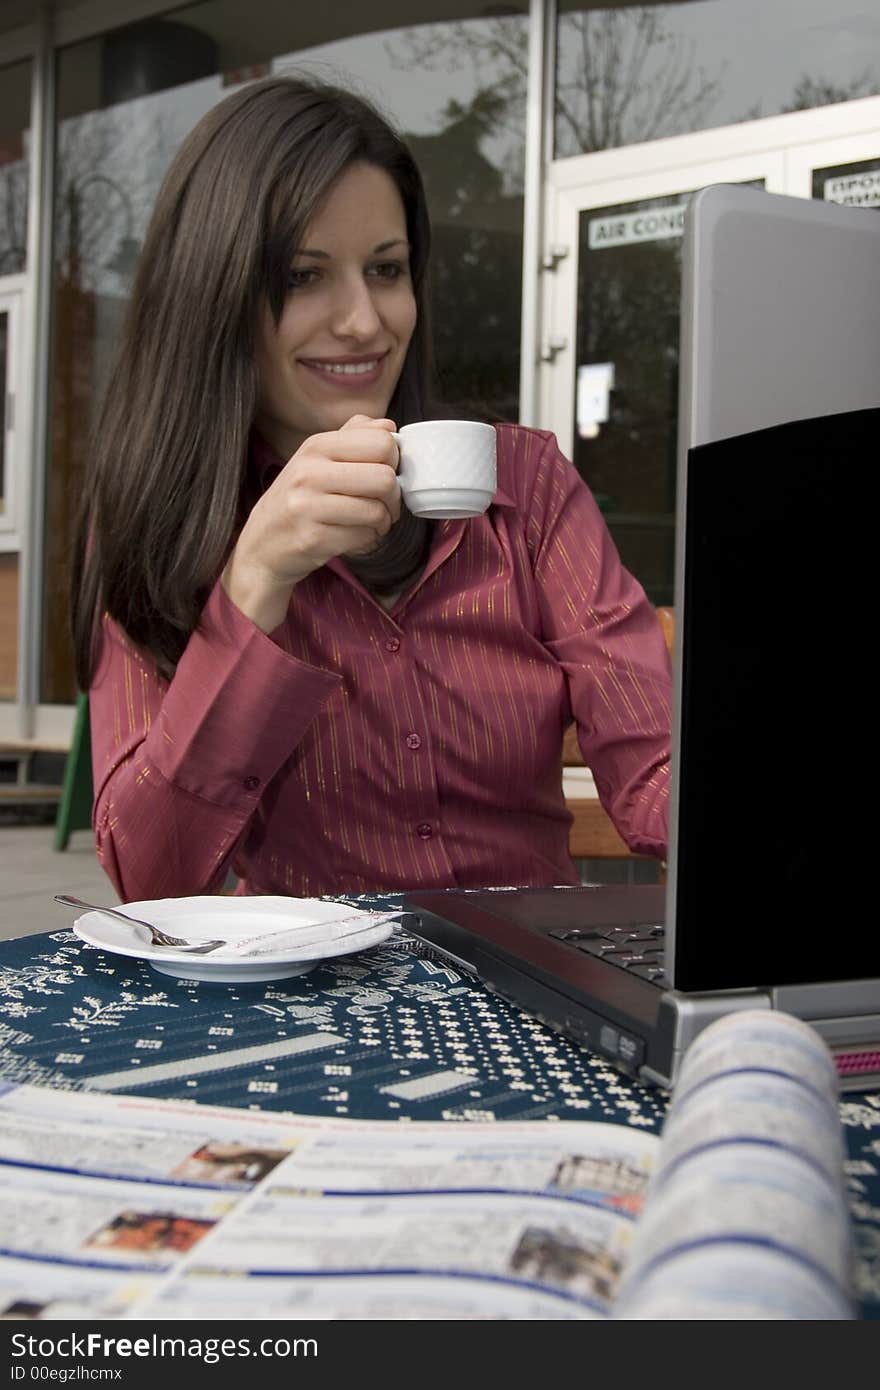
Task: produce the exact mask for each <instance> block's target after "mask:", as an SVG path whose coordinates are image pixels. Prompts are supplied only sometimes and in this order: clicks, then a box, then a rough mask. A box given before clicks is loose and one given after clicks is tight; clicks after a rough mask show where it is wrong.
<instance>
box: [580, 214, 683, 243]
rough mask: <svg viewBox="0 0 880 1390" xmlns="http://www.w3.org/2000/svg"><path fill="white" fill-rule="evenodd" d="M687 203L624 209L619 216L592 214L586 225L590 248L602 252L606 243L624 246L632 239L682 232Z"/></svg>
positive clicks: (678, 234)
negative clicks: (587, 226)
mask: <svg viewBox="0 0 880 1390" xmlns="http://www.w3.org/2000/svg"><path fill="white" fill-rule="evenodd" d="M686 207H687V203H677V204H676V205H675V207H671V208H653V209H652V210H651V211H649V212H625V213H622V214H621V215H620V216H618V217H594V218H593V219H592V221H591V222H590V224H589V228H588V236H589V241H588V246H589V248H590V250H591V251H603V250H605V249H606V248H607V247H609V246H627V245H629V244H631V243H632V242H634V241H662V240H663V239H664V238H665V237H671V236H683V235H684V214H685V208H686Z"/></svg>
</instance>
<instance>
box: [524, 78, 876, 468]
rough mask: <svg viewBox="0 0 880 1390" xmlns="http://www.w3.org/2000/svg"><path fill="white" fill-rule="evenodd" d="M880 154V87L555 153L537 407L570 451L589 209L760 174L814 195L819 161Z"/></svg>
mask: <svg viewBox="0 0 880 1390" xmlns="http://www.w3.org/2000/svg"><path fill="white" fill-rule="evenodd" d="M877 154H880V96H878V97H865V98H861V99H859V100H857V101H848V102H842V103H840V104H838V105H835V106H827V107H819V108H815V109H812V110H809V111H794V112H788V113H786V114H785V115H782V116H769V117H764V118H762V119H760V120H756V121H747V122H742V123H738V124H736V125H730V126H720V127H717V128H715V129H714V130H703V131H699V132H697V133H696V134H693V135H676V136H672V137H670V138H669V139H666V140H652V141H649V142H646V143H644V144H640V145H629V146H626V147H624V148H622V149H611V150H600V151H598V152H597V153H595V154H587V155H577V156H575V157H574V158H571V159H564V160H557V161H555V162H554V163H553V164H552V165H551V166H550V168H549V171H548V177H547V182H546V197H545V206H544V247H545V251H546V254H545V256H544V261H543V266H544V269H543V273H542V285H541V323H542V328H543V332H542V337H541V342H540V344H539V345H538V357H539V363H538V383H537V394H538V411H537V417H538V419H539V421H540V423H541V425H542V426H543V427H544V428H545V429H552V430H553V431H554V432H555V434H556V436H557V438H558V440H559V443H560V446H561V448H562V451H563V453H566V454H567V455H568V456H569V457H570V456H571V453H572V450H573V446H574V414H575V390H576V366H577V364H576V362H575V359H574V353H575V347H576V343H577V282H578V245H579V221H580V215H581V213H582V212H586V211H588V210H589V209H590V208H602V207H616V206H619V205H621V204H625V203H628V202H640V201H643V200H647V199H651V198H660V197H669V196H670V195H674V194H676V193H686V192H690V191H693V190H696V189H699V188H702V187H704V186H705V185H706V184H709V183H745V182H749V181H752V180H756V179H763V181H764V187H765V188H766V189H767V190H768V192H771V193H788V194H790V195H792V196H794V197H807V198H808V197H810V196H811V193H812V188H811V174H812V170H813V169H814V168H822V167H823V166H824V165H834V164H845V163H857V162H860V161H862V160H866V159H870V158H872V157H874V156H875V155H877Z"/></svg>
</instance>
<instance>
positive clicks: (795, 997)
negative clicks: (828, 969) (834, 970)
mask: <svg viewBox="0 0 880 1390" xmlns="http://www.w3.org/2000/svg"><path fill="white" fill-rule="evenodd" d="M770 994H771V998H772V1000H773V1007H774V1008H775V1009H781V1010H782V1011H783V1013H788V1014H796V1015H797V1017H798V1018H803V1019H806V1020H807V1021H808V1022H809V1020H810V1019H813V1018H826V1019H827V1018H846V1017H848V1016H850V1015H854V1016H859V1015H862V1014H874V1015H875V1016H876V1015H877V1014H878V1013H880V980H827V981H825V982H824V983H819V984H812V985H776V986H775V987H774V988H773V989H772V990H771V991H770Z"/></svg>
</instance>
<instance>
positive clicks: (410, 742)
mask: <svg viewBox="0 0 880 1390" xmlns="http://www.w3.org/2000/svg"><path fill="white" fill-rule="evenodd" d="M406 746H407V748H421V746H422V740H421V739H420V738H419V736H418V734H407V736H406Z"/></svg>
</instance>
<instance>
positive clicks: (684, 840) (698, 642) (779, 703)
mask: <svg viewBox="0 0 880 1390" xmlns="http://www.w3.org/2000/svg"><path fill="white" fill-rule="evenodd" d="M878 395H880V384H878ZM878 445H880V410H868V411H857V412H852V413H848V414H843V415H836V416H830V417H826V418H823V419H818V420H807V421H801V422H798V423H795V424H787V425H780V426H778V427H776V428H773V429H768V430H762V431H759V432H757V433H753V434H747V435H743V436H741V437H739V438H737V439H726V440H723V441H720V442H717V443H712V444H706V445H703V446H701V447H699V448H696V449H692V450H691V451H690V454H689V456H688V479H687V516H686V526H685V532H686V535H685V557H684V603H683V611H682V612H681V613H680V614H679V615H678V622H679V634H678V640H679V641H681V643H682V660H683V669H682V689H681V711H680V727H681V747H680V760H681V761H680V779H679V820H678V850H677V863H676V867H675V896H676V930H675V981H676V985H677V986H678V987H679V988H683V989H688V990H701V989H715V988H719V987H724V988H737V987H750V986H769V985H773V984H796V983H802V982H808V981H815V980H824V979H847V978H849V979H865V978H871V977H873V976H876V975H880V928H878V925H877V919H876V910H875V909H870V908H867V909H858V908H856V907H855V903H856V902H857V901H859V900H861V901H862V902H864V903H868V902H870V901H871V898H872V896H873V895H870V894H869V893H868V891H867V888H868V884H869V883H870V881H871V878H872V874H873V863H874V854H875V853H876V842H877V829H876V816H875V815H874V814H873V812H871V811H869V814H868V816H867V818H866V817H865V811H864V809H863V808H864V806H865V804H866V801H865V793H866V792H867V793H868V798H869V799H868V802H867V805H868V806H869V807H870V806H872V805H875V804H876V794H875V788H876V785H877V756H876V749H877V724H878V704H880V702H878V697H877V678H876V675H875V671H876V665H877V660H876V658H877V651H876V649H877V647H878V630H880V622H878V613H880V600H878V576H877V573H876V570H877V567H878V561H880V542H878V529H877V513H876V508H875V504H874V503H872V501H871V498H872V497H874V496H875V492H876V489H875V483H874V479H875V475H876V472H877V469H878V466H880V449H878ZM862 885H864V887H863V889H862V891H861V892H859V891H858V888H862ZM854 890H855V891H854Z"/></svg>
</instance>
